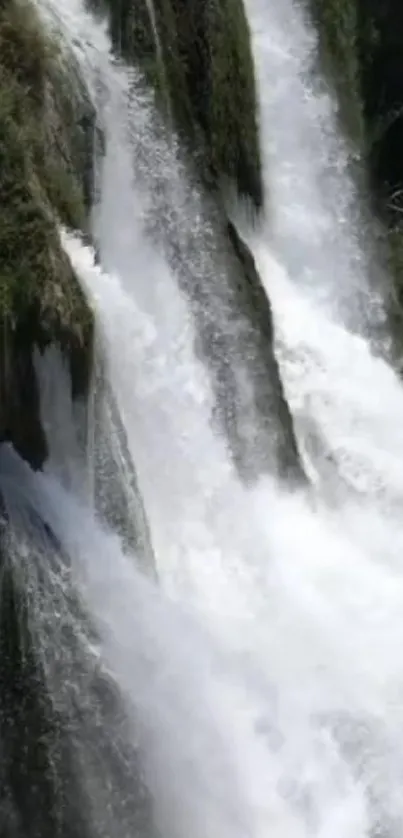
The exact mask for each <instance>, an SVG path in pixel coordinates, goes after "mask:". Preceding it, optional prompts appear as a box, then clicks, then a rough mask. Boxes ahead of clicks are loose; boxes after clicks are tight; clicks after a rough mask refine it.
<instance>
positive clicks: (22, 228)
mask: <svg viewBox="0 0 403 838" xmlns="http://www.w3.org/2000/svg"><path fill="white" fill-rule="evenodd" d="M77 101H80V108H81V111H82V113H81V120H80V119H79V120H78V124H77V119H76V117H77ZM92 123H93V114H92V111H91V106H90V105H89V102H88V99H87V98H86V97H85V95H84V92H83V90H77V86H74V82H73V80H72V78H71V74H70V75H69V74H68V73H67V72H63V70H62V62H61V60H60V56H59V52H58V47H57V44H56V43H54V42H53V41H52V42H50V41H49V40H48V38H47V37H46V35H45V32H44V29H43V26H42V24H41V22H40V20H39V19H38V16H37V13H36V9H35V6H34V5H33V4H32V3H30V2H29V0H8V2H5V3H3V4H2V6H1V7H0V199H1V225H0V345H1V356H0V364H1V367H0V437H3V438H4V437H6V438H10V439H12V441H13V442H14V444H15V445H16V447H17V448H18V450H19V451H20V452H21V453H22V455H23V456H24V457H26V458H27V459H28V460H29V461H30V462H31V463H32V464H33V465H35V466H37V465H40V464H41V462H42V461H43V458H44V455H45V443H44V438H43V433H42V430H41V428H40V421H39V414H38V396H37V393H36V385H35V375H34V373H33V369H32V349H33V346H34V345H35V344H37V345H38V346H39V347H43V346H45V345H46V344H47V343H49V342H51V341H55V342H58V343H59V344H60V346H61V348H62V349H63V351H64V352H66V353H67V354H68V356H69V358H70V360H71V362H72V372H73V386H74V387H75V389H76V390H80V389H82V388H85V386H86V375H87V373H88V369H89V364H90V357H89V347H90V346H91V340H92V337H91V336H92V318H91V314H90V312H89V310H88V307H87V304H86V302H85V299H84V296H83V294H82V292H81V289H80V286H79V283H78V281H77V279H76V277H75V275H74V272H73V269H72V267H71V265H70V263H69V260H68V259H67V257H66V255H65V254H64V251H63V249H62V247H61V244H60V239H59V232H58V225H59V222H63V223H65V224H68V225H69V226H71V227H75V228H81V229H84V228H85V224H86V215H87V208H88V203H89V195H88V193H89V191H90V189H91V186H90V182H89V181H90V178H91V165H92V160H91V156H92V143H91V150H90V149H89V142H88V136H86V132H87V135H88V131H90V130H91V125H92ZM83 124H84V125H85V128H83ZM76 126H77V127H76ZM88 155H89V156H88ZM78 356H79V358H80V361H79V363H77V359H78ZM78 370H81V372H80V374H78ZM23 405H24V409H22V406H23Z"/></svg>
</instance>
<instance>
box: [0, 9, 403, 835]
mask: <svg viewBox="0 0 403 838" xmlns="http://www.w3.org/2000/svg"><path fill="white" fill-rule="evenodd" d="M252 5H253V8H252ZM251 13H252V24H253V26H254V29H255V30H257V28H258V27H257V26H255V23H256V22H257V21H258V18H259V15H260V13H262V14H265V15H266V22H265V26H264V30H262V32H261V33H260V35H259V37H257V39H256V44H257V56H258V65H259V68H260V73H262V72H263V71H264V70H265V68H266V70H265V71H268V76H269V77H268V78H267V79H266V88H267V91H268V92H272V95H273V99H272V100H271V101H269V100H268V99H266V100H265V102H264V104H263V115H264V120H263V122H264V126H265V124H266V122H265V120H266V118H267V120H268V125H267V131H266V129H265V128H264V133H267V141H268V142H270V144H271V145H270V149H269V155H268V157H269V160H270V161H271V169H270V182H273V187H272V190H274V191H272V198H273V210H274V216H273V224H274V227H273V232H272V234H271V242H272V243H273V244H272V247H273V249H272V251H270V250H269V249H268V247H267V245H266V243H265V242H264V241H262V240H260V241H259V242H255V253H256V256H257V259H258V262H259V267H260V268H261V270H262V275H263V277H264V280H265V282H266V283H267V289H268V293H269V296H270V298H271V299H272V302H273V309H274V314H275V323H276V332H277V345H278V352H279V357H280V360H281V364H282V369H283V373H284V378H285V383H286V387H287V395H288V397H289V401H290V404H291V407H292V409H293V411H295V414H296V418H297V430H298V434H299V437H300V439H301V443H303V444H304V447H305V449H306V454H305V456H306V460H307V463H309V467H310V468H311V469H312V475H313V477H314V480H315V481H316V482H317V485H318V487H319V488H318V497H317V498H315V501H314V502H313V501H312V498H308V497H304V496H303V495H294V496H287V495H285V494H283V493H281V492H280V490H279V489H278V487H276V486H275V485H273V484H272V483H271V482H270V481H268V480H264V481H263V480H262V481H261V482H260V484H259V485H258V486H256V487H255V488H254V489H253V490H249V491H246V490H245V489H244V488H242V487H240V486H239V485H238V483H237V481H236V479H235V477H234V474H233V471H232V468H231V466H230V465H229V463H228V460H227V456H226V451H225V446H224V443H222V442H221V441H220V440H218V439H216V438H215V437H214V436H213V434H212V433H211V430H210V426H209V415H210V411H211V404H212V397H211V392H210V387H209V382H208V378H207V375H206V372H205V370H204V369H203V367H202V366H201V364H199V363H198V362H197V361H196V359H195V357H194V353H193V348H192V347H193V340H194V334H193V328H192V324H191V321H190V318H189V315H188V311H187V307H186V304H185V302H184V300H183V298H182V296H181V294H180V293H179V291H178V289H177V287H176V282H175V279H174V277H173V275H172V273H171V271H170V269H169V267H168V265H167V263H166V260H165V259H164V257H163V255H162V254H161V253H158V251H157V250H156V249H155V247H154V248H153V247H151V246H150V244H149V243H148V242H147V239H146V237H145V235H144V219H147V217H148V211H149V202H150V200H151V198H150V195H149V194H148V192H147V190H146V189H144V188H142V184H141V178H140V179H139V180H137V181H136V182H134V183H132V182H131V171H132V168H131V159H130V154H129V148H128V145H127V141H126V139H125V130H126V128H127V125H126V116H125V114H126V110H127V108H128V107H129V104H130V95H129V94H130V90H129V88H130V83H129V82H130V79H128V76H127V75H126V74H125V71H124V70H122V69H119V68H116V67H114V66H113V64H112V63H111V60H110V57H109V54H108V49H109V46H108V41H107V38H106V37H105V35H104V33H103V31H102V29H101V28H100V27H97V26H96V25H95V24H94V23H93V21H92V20H91V19H90V18H89V17H88V16H84V14H83V12H82V10H81V6H80V4H79V3H78V2H75V0H69V2H68V3H66V4H65V6H64V9H63V10H62V11H61V12H60V14H62V16H63V26H64V27H65V28H66V27H67V30H68V31H69V32H70V36H71V39H72V40H74V39H78V38H81V40H78V41H77V43H78V46H77V50H78V55H79V56H80V60H82V61H83V62H84V66H87V67H88V73H89V79H90V81H91V83H92V82H94V79H95V78H96V77H97V76H98V77H100V78H101V81H102V83H103V86H104V88H106V90H107V91H108V92H109V103H108V105H107V108H106V110H105V112H104V119H105V123H106V133H107V137H108V138H109V150H108V154H107V159H106V163H105V175H104V181H103V193H102V196H101V212H100V221H99V222H98V230H99V234H100V238H101V242H103V243H104V252H105V254H106V258H105V261H106V267H107V269H108V270H109V271H110V273H106V272H103V271H102V270H100V269H99V268H98V267H96V266H95V265H94V261H93V256H92V253H91V252H90V251H89V250H88V249H86V248H84V247H83V246H82V245H81V244H80V243H79V242H78V241H77V240H76V239H74V238H72V237H71V236H68V235H65V237H64V241H65V246H66V249H67V251H68V253H69V255H70V257H71V259H72V261H73V263H74V265H75V266H76V268H77V271H78V272H79V275H80V277H81V279H82V281H83V284H84V287H85V288H86V290H87V292H88V294H89V297H90V299H91V300H92V302H93V305H94V308H95V311H96V315H97V320H98V323H99V327H100V331H101V334H102V338H103V340H104V345H105V350H106V354H107V361H108V367H109V375H110V379H111V382H112V385H113V388H114V392H115V395H116V398H117V401H118V404H119V407H120V410H121V414H122V417H123V420H124V423H125V427H126V431H127V436H128V440H129V446H130V450H131V454H132V457H133V460H134V462H135V464H136V468H137V469H138V474H139V482H140V488H141V491H142V494H143V497H144V499H145V506H146V509H147V514H148V518H149V521H150V528H151V536H152V540H153V546H154V549H155V552H156V555H157V562H158V565H159V572H160V590H159V591H157V590H155V589H154V588H153V587H152V586H151V585H150V584H149V583H148V582H146V581H145V580H144V579H143V578H142V576H141V575H140V574H139V573H138V572H137V571H136V567H135V561H134V558H133V557H130V556H127V555H125V554H124V553H123V552H122V551H121V549H120V546H119V542H118V541H117V539H116V537H115V536H112V535H110V534H108V533H107V532H105V531H104V530H103V529H102V528H101V526H100V525H99V523H98V522H96V521H95V520H94V517H93V515H92V513H91V511H89V510H85V509H83V508H82V506H78V505H77V502H76V501H75V499H74V497H72V495H69V494H67V493H66V491H65V490H63V489H62V488H61V487H60V486H59V484H58V483H57V482H56V479H55V477H54V476H49V475H47V476H45V477H43V476H35V477H33V478H32V480H33V481H34V484H33V485H34V489H32V485H31V489H30V497H31V496H32V495H33V496H34V498H35V503H36V505H37V506H38V510H39V512H40V514H41V516H42V517H43V518H44V519H45V520H47V522H48V523H49V525H50V526H51V528H52V529H53V530H54V532H55V533H56V535H57V537H58V538H59V539H60V541H61V543H62V545H63V546H64V547H65V549H66V550H67V551H68V553H69V555H70V556H71V557H72V562H73V567H74V572H75V574H76V576H77V580H78V584H79V585H81V590H82V593H83V597H84V599H85V602H86V603H87V606H88V607H89V608H90V611H91V612H92V614H93V615H94V618H95V619H96V621H97V624H98V625H99V627H100V632H101V637H102V654H103V655H104V657H105V660H106V662H107V664H108V667H109V668H110V669H111V670H112V672H113V673H114V674H115V677H116V679H117V681H118V683H119V685H120V688H121V690H122V691H123V693H124V695H125V699H126V703H127V707H128V709H129V713H130V716H131V719H132V723H133V736H135V735H139V734H138V731H139V730H140V732H141V733H140V737H141V740H142V748H143V751H144V753H145V766H146V769H145V770H146V775H147V781H148V784H149V786H150V788H151V791H152V794H153V797H154V803H155V808H156V814H157V819H158V824H159V826H160V829H161V832H163V834H165V835H166V834H168V835H169V836H172V838H178V836H179V838H182V836H188V835H189V833H190V832H191V833H192V835H195V836H196V838H211V835H212V834H215V835H216V836H220V838H227V835H228V836H230V835H231V836H233V835H235V836H238V835H239V836H242V838H243V836H250V838H255V837H256V838H267V836H272V835H273V836H275V838H341V837H342V838H369V836H375V835H379V836H380V835H382V838H386V836H387V838H392V836H393V838H398V836H399V838H400V835H401V827H402V824H403V802H402V798H401V782H402V777H403V736H402V730H403V670H402V667H401V666H399V655H400V648H401V645H402V640H403V617H402V615H403V574H402V568H401V558H400V557H401V549H400V548H401V547H402V546H403V537H402V536H403V531H402V527H401V525H400V524H399V519H398V516H397V515H396V514H395V509H396V507H397V506H398V504H399V502H400V498H401V497H402V495H403V493H402V489H403V482H402V480H401V478H400V477H399V469H398V461H399V455H400V451H401V448H402V438H401V432H400V428H399V421H398V417H399V415H403V396H402V393H401V389H400V386H399V383H398V381H397V379H396V377H395V376H394V374H393V372H392V371H391V370H390V369H389V368H388V366H387V365H386V364H385V363H384V362H383V361H380V360H376V359H375V358H373V356H372V355H371V353H370V351H369V348H368V346H367V344H366V343H365V342H364V341H363V340H362V339H361V338H358V337H357V336H354V335H352V334H350V333H349V332H348V331H346V329H345V328H344V327H342V326H341V325H339V324H338V323H337V317H335V316H334V313H335V312H334V307H333V302H334V300H335V299H336V300H339V301H340V300H341V302H342V305H341V306H340V307H341V309H343V301H344V299H345V298H348V296H349V294H350V290H351V285H350V286H349V282H350V280H351V281H353V280H355V279H356V280H357V283H358V286H359V292H360V293H361V291H362V293H363V294H364V297H367V294H366V286H365V281H364V279H365V271H364V262H365V260H364V258H363V256H362V254H361V251H360V250H359V247H358V244H357V241H356V238H355V236H354V234H353V233H351V230H350V222H351V217H350V214H349V212H350V210H349V207H350V201H351V200H352V197H351V196H352V192H351V188H350V186H349V184H348V182H347V181H346V175H345V168H346V157H345V153H344V151H343V148H341V146H340V145H339V143H338V142H336V141H335V134H334V133H332V132H333V128H332V129H328V131H327V133H326V134H324V133H323V132H321V128H320V124H319V125H318V122H317V119H318V116H319V115H320V113H319V112H320V107H321V105H323V107H324V109H325V122H326V124H327V125H331V124H332V123H331V122H330V123H328V122H327V119H328V118H329V117H330V115H331V114H330V112H329V102H330V100H329V98H328V96H327V94H326V95H324V96H323V97H322V98H318V99H315V100H313V99H312V95H313V94H311V93H309V95H308V93H306V91H308V90H309V88H308V87H306V86H304V83H303V81H302V80H301V78H300V76H299V73H300V69H301V63H300V61H301V55H305V50H307V49H308V48H309V47H310V35H309V34H307V33H306V30H305V29H304V28H303V22H302V19H301V17H300V15H299V12H298V10H294V8H291V7H289V5H288V4H287V3H285V2H284V4H283V5H281V4H273V3H272V4H270V9H266V7H265V5H264V3H263V0H262V5H261V8H258V0H253V4H252V0H251ZM283 15H284V17H283ZM291 50H292V51H293V52H294V56H293V57H291ZM295 56H296V57H295ZM274 59H276V61H274ZM276 62H277V63H276ZM261 78H262V79H263V76H261ZM282 85H285V87H283V86H282ZM287 85H288V87H287ZM92 88H93V89H94V90H95V88H96V85H95V82H94V83H92ZM287 90H288V92H287ZM94 95H95V94H94ZM307 97H308V99H309V101H307ZM309 97H310V98H309ZM283 99H284V101H283ZM137 104H138V103H137ZM140 104H141V103H140ZM294 105H295V107H294ZM288 108H289V110H288ZM269 117H270V119H269ZM148 120H149V110H148V105H147V103H146V102H143V104H142V106H141V107H140V106H138V123H137V125H138V131H139V133H140V134H141V132H143V135H144V136H145V137H147V136H148V138H149V139H150V135H149V133H147V132H148ZM113 126H115V127H114V128H113ZM112 129H113V130H112ZM269 137H270V138H271V139H270V141H269ZM306 137H308V138H309V141H310V140H311V139H312V141H313V143H314V145H313V146H311V147H310V148H309V145H310V142H309V143H307V144H306V146H305V138H306ZM151 139H152V137H151ZM265 140H266V138H265ZM317 144H318V145H319V146H320V150H321V154H323V155H324V157H321V156H320V155H319V154H318V155H317V156H315V154H314V151H313V149H314V148H315V146H316V145H317ZM160 150H161V149H160ZM157 152H158V148H157V150H156V148H153V149H150V155H151V157H152V158H153V159H154V156H155V155H156V154H157ZM161 153H162V150H161ZM164 153H165V152H164ZM339 155H340V156H339ZM157 156H158V155H157ZM324 158H325V159H324ZM331 159H332V160H333V161H336V162H337V161H339V160H340V161H341V163H340V166H341V170H342V171H341V172H340V171H335V170H334V168H333V169H332V168H330V174H329V177H328V178H326V177H325V178H324V179H323V178H322V175H323V174H324V171H325V170H327V166H328V164H329V162H330V161H331ZM139 161H140V162H139V166H140V167H141V166H142V165H143V162H144V160H143V157H142V154H141V153H140V152H139ZM343 172H344V174H343ZM142 177H143V181H144V178H145V174H144V171H143V172H142ZM143 187H144V182H143ZM326 190H328V191H326ZM326 194H328V196H329V201H327V199H326V197H325V196H326ZM172 200H173V201H175V193H174V192H173V195H172ZM343 202H347V203H343ZM329 206H330V208H329ZM333 210H334V212H333ZM335 216H336V218H338V220H339V221H338V223H335V224H333V222H334V218H335ZM111 231H112V232H111ZM118 231H120V235H119V236H118V235H117V232H118ZM330 254H332V255H333V256H334V262H333V263H332V259H331V258H330ZM202 255H203V254H201V255H200V254H197V258H198V259H200V260H201V261H202ZM276 260H279V262H280V263H281V262H282V263H283V265H284V266H285V267H283V265H282V264H279V263H278V261H276ZM333 265H338V266H339V273H337V275H336V272H334V273H333V272H332V271H333ZM301 266H306V271H305V273H304V271H303V270H302V268H301ZM339 278H340V283H339ZM298 279H301V282H300V283H299V285H298V287H297V286H296V281H297V280H298ZM344 283H345V284H344ZM322 287H324V289H325V292H324V294H325V304H326V305H325V307H324V306H323V300H321V298H320V296H321V295H320V291H319V289H321V288H322ZM339 294H340V296H339ZM335 308H336V312H337V305H336V307H335ZM328 313H330V314H332V318H330V316H329V317H328V316H327V314H328ZM355 313H356V311H355V310H354V314H355ZM353 319H354V318H353ZM378 393H379V394H380V393H382V397H379V400H377V399H376V395H377V394H378ZM49 409H52V421H53V422H56V421H57V411H56V413H55V414H53V408H51V405H49ZM312 429H313V430H312ZM309 437H310V438H311V444H310V447H309ZM318 439H319V443H318V442H317V440H318ZM315 445H316V449H315V447H314V446H315ZM318 445H319V450H318V447H317V446H318ZM323 450H324V451H325V453H326V454H327V453H330V455H331V457H332V460H331V462H330V464H329V468H328V470H327V471H324V462H325V458H324V456H323ZM14 467H15V464H14V465H13V464H11V466H10V468H11V473H12V474H13V473H14V472H13V469H14ZM317 472H319V475H320V478H319V480H317V477H316V474H317ZM2 473H3V474H4V464H3V469H2ZM340 477H341V478H342V479H340ZM331 482H333V483H334V484H335V485H336V488H337V505H336V507H335V508H334V509H328V508H326V506H325V504H324V503H323V502H321V499H320V490H321V488H324V489H325V488H326V487H327V483H331ZM345 484H347V485H348V486H349V487H350V489H349V491H346V490H345V488H344V486H345ZM17 485H20V486H21V481H20V483H19V484H18V481H17ZM2 488H3V489H4V486H3V485H2ZM358 493H359V494H360V497H359V498H357V494H358Z"/></svg>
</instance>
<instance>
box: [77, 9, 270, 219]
mask: <svg viewBox="0 0 403 838" xmlns="http://www.w3.org/2000/svg"><path fill="white" fill-rule="evenodd" d="M87 2H88V5H89V6H90V7H91V8H92V9H94V8H95V9H98V10H100V9H101V8H102V7H103V8H105V7H107V8H109V13H110V21H111V34H112V39H113V42H114V44H115V47H116V48H117V49H119V50H120V51H121V52H122V54H123V55H124V57H125V58H126V59H127V60H129V61H132V62H135V63H137V64H139V66H140V67H142V69H143V71H144V73H145V75H146V77H147V78H148V80H149V82H151V84H152V85H153V86H154V89H155V91H156V99H157V102H158V103H160V105H161V106H162V108H163V109H165V113H166V114H167V115H169V116H171V117H172V118H173V120H174V125H175V127H176V129H177V130H178V132H179V134H180V135H181V137H182V139H183V140H184V141H185V144H187V146H188V148H189V149H190V151H191V153H192V155H193V157H195V159H196V161H197V164H198V166H199V171H201V173H202V176H203V178H204V179H205V180H206V181H207V182H208V183H209V184H215V185H217V184H218V185H220V186H222V185H224V186H227V185H230V187H231V186H235V190H236V191H237V192H238V193H239V194H240V195H242V196H243V197H245V198H247V199H248V200H249V201H250V202H251V203H252V204H253V205H254V207H255V208H257V209H260V208H261V207H262V205H263V184H262V171H261V154H260V144H259V127H258V118H257V96H256V85H255V74H254V65H253V57H252V49H251V39H250V31H249V25H248V21H247V17H246V14H245V9H244V5H243V0H193V2H192V3H189V2H185V0H155V2H154V3H153V4H149V3H147V1H146V0H121V2H120V3H118V4H116V3H113V2H112V0H87ZM150 8H152V9H153V15H154V16H155V20H152V19H151V16H150Z"/></svg>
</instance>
